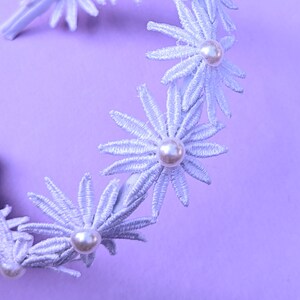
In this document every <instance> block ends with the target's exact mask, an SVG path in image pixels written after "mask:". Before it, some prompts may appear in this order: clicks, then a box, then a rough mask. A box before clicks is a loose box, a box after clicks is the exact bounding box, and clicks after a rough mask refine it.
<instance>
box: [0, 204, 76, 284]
mask: <svg viewBox="0 0 300 300" xmlns="http://www.w3.org/2000/svg"><path fill="white" fill-rule="evenodd" d="M10 212H11V207H9V206H6V207H5V208H4V209H2V210H0V241H1V243H0V271H1V274H2V275H3V276H5V277H8V278H18V277H20V276H22V275H23V274H24V273H25V270H26V269H27V268H50V269H54V270H56V271H61V272H65V273H68V274H70V275H73V276H76V277H78V276H79V275H80V273H78V272H76V271H73V270H69V269H67V268H63V267H58V266H54V263H55V261H56V260H58V258H59V256H60V253H57V252H55V251H54V250H55V249H53V248H52V249H51V248H47V247H44V246H43V242H41V243H38V244H36V245H35V246H32V244H33V237H32V236H31V235H29V234H27V233H25V232H18V231H12V229H13V228H15V227H17V226H19V225H21V224H24V223H26V222H28V220H29V218H28V217H21V218H14V219H10V220H6V217H7V216H8V214H9V213H10ZM41 249H42V250H43V251H41Z"/></svg>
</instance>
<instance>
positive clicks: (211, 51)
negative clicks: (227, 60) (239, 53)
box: [200, 40, 224, 67]
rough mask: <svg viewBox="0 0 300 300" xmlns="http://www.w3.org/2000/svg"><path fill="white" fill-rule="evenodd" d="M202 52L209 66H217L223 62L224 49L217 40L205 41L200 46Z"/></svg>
mask: <svg viewBox="0 0 300 300" xmlns="http://www.w3.org/2000/svg"><path fill="white" fill-rule="evenodd" d="M200 52H201V54H202V57H203V58H204V60H205V62H206V63H207V64H208V65H209V66H212V67H217V66H218V65H219V64H220V63H221V62H222V59H223V53H224V51H223V48H222V46H221V45H220V44H219V43H218V42H217V41H214V40H209V41H206V42H204V43H203V44H202V45H201V47H200Z"/></svg>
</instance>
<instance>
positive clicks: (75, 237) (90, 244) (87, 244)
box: [71, 229, 101, 254]
mask: <svg viewBox="0 0 300 300" xmlns="http://www.w3.org/2000/svg"><path fill="white" fill-rule="evenodd" d="M71 243H72V246H73V247H74V249H75V250H76V251H77V252H78V253H80V254H90V253H92V252H94V251H95V250H96V248H97V247H98V245H99V244H100V243H101V236H100V234H99V233H98V232H97V231H96V230H93V229H83V230H79V231H76V232H74V233H73V234H72V236H71Z"/></svg>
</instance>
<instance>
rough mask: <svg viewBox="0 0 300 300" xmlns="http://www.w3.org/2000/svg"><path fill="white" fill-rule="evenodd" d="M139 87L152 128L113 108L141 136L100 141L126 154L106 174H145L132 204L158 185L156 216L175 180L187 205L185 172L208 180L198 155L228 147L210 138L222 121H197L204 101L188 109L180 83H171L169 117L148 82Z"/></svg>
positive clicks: (115, 116)
mask: <svg viewBox="0 0 300 300" xmlns="http://www.w3.org/2000/svg"><path fill="white" fill-rule="evenodd" d="M138 90H139V97H140V99H141V101H142V104H143V107H144V110H145V112H146V115H147V117H148V119H149V122H150V124H151V125H152V127H153V129H151V128H149V127H148V125H147V124H145V123H143V122H141V121H139V120H137V119H135V118H133V117H131V116H128V115H126V114H123V113H120V112H116V111H112V112H111V116H112V118H113V119H114V121H115V122H116V123H117V125H119V126H120V127H121V128H123V129H125V130H126V131H128V132H129V133H131V134H132V135H134V136H135V137H137V139H128V140H121V141H116V142H110V143H107V144H104V145H100V146H99V149H100V151H101V152H104V153H109V154H113V155H125V156H127V157H126V158H125V159H122V160H119V161H116V162H115V163H113V164H112V165H111V166H109V167H108V168H107V169H105V170H104V171H103V174H104V175H113V174H117V173H124V172H128V173H138V174H140V176H139V177H138V179H137V180H136V181H135V183H134V184H133V185H132V189H131V192H130V193H129V196H128V198H127V200H126V201H125V202H126V203H130V202H131V199H132V198H131V197H133V196H135V197H137V196H140V195H143V194H144V193H145V192H146V191H147V190H148V189H149V188H150V187H151V186H152V185H153V184H154V194H153V202H152V215H153V217H155V218H156V217H157V216H158V214H159V212H160V209H161V206H162V203H163V200H164V198H165V195H166V191H167V187H168V184H169V182H170V181H171V182H172V185H173V188H174V190H175V192H176V194H177V197H178V198H179V199H180V200H181V202H182V203H183V205H185V206H187V205H188V203H189V194H188V186H187V182H186V179H185V173H188V174H189V175H191V176H193V177H194V178H196V179H198V180H200V181H202V182H205V183H207V184H209V183H210V178H209V176H208V174H207V172H206V170H205V169H204V167H203V166H202V164H201V163H200V162H199V161H198V158H201V159H202V158H207V157H212V156H216V155H219V154H222V153H225V152H226V151H227V149H226V148H225V147H223V146H220V145H218V144H214V143H209V142H206V139H208V138H210V137H212V136H213V135H214V134H216V133H217V132H218V131H219V130H221V129H222V128H223V126H222V125H221V124H216V125H215V126H213V125H212V124H198V123H199V118H200V115H201V114H199V110H200V105H201V104H200V103H199V102H197V103H196V104H195V105H194V106H193V107H192V108H191V109H190V110H189V111H188V112H186V113H183V112H182V100H181V99H182V97H181V95H180V92H179V90H178V88H177V87H176V86H175V85H171V86H170V87H169V90H168V99H167V114H166V118H165V116H164V115H163V114H162V113H161V112H160V110H159V107H158V106H157V104H156V103H155V102H154V100H153V98H152V97H151V95H150V94H149V92H148V90H147V88H146V86H144V85H143V86H141V87H140V88H139V89H138Z"/></svg>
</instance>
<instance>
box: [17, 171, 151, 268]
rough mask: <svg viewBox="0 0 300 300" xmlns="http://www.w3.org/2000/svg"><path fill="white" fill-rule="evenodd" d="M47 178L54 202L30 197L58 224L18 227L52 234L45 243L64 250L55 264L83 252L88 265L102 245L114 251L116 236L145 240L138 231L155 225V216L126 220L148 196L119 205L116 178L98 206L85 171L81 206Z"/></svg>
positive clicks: (80, 193)
mask: <svg viewBox="0 0 300 300" xmlns="http://www.w3.org/2000/svg"><path fill="white" fill-rule="evenodd" d="M45 180H46V185H47V188H48V189H49V191H50V192H51V194H52V198H53V201H51V200H49V199H47V198H46V197H44V196H40V195H36V194H32V193H30V194H29V198H30V200H31V201H32V202H33V203H34V204H35V205H36V206H37V207H39V208H40V209H41V210H42V211H43V212H44V213H45V214H46V215H48V216H49V217H50V218H51V219H53V220H54V221H55V223H54V224H48V223H28V224H24V225H22V226H19V230H20V231H26V232H29V233H32V234H43V235H47V236H49V237H50V238H49V239H48V240H46V241H44V243H45V245H47V247H54V248H55V249H56V250H57V251H60V252H62V254H61V255H60V257H59V259H58V260H56V262H55V264H56V265H62V264H64V263H67V262H68V261H70V260H73V259H76V257H77V256H78V255H80V258H81V259H82V260H83V262H84V263H85V264H86V266H88V267H89V266H91V264H92V263H93V261H94V258H95V251H96V249H97V247H98V245H99V244H102V245H103V246H104V247H106V248H107V249H108V250H109V252H110V253H111V254H115V253H116V246H115V242H114V239H130V240H140V241H144V238H143V237H142V236H141V234H140V233H139V232H138V231H137V230H138V229H141V228H144V227H146V226H148V225H150V224H153V219H152V218H137V219H133V220H126V219H127V217H128V216H130V215H131V214H132V213H133V212H134V210H135V209H136V208H137V207H138V206H139V204H140V203H141V202H142V201H143V200H144V197H145V195H143V196H141V197H140V198H139V199H137V201H136V202H134V203H133V204H132V205H130V206H128V207H121V208H120V203H119V202H120V199H119V197H120V187H119V182H118V181H117V180H112V181H111V182H110V183H109V185H108V186H107V187H106V189H105V190H104V192H103V194H102V196H101V198H100V201H99V203H98V205H97V207H95V206H94V192H93V187H92V180H91V176H90V175H89V174H86V175H85V176H84V177H83V178H82V180H81V183H80V186H79V193H78V206H79V208H77V207H75V206H74V204H73V203H72V202H71V201H70V200H69V199H68V198H67V197H66V196H65V195H64V194H63V193H62V191H61V190H60V189H59V188H58V187H57V186H56V185H55V184H54V183H53V182H52V181H51V180H50V179H48V178H46V179H45Z"/></svg>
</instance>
